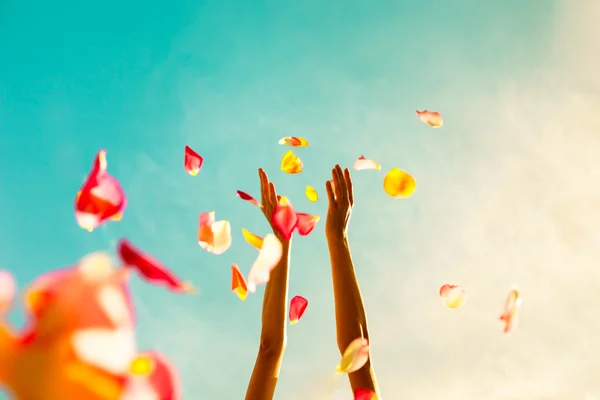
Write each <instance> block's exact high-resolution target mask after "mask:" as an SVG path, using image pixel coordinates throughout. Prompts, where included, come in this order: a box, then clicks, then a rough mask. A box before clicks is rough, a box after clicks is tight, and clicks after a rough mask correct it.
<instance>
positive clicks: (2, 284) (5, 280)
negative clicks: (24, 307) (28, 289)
mask: <svg viewBox="0 0 600 400" xmlns="http://www.w3.org/2000/svg"><path fill="white" fill-rule="evenodd" d="M16 294H17V285H16V284H15V280H14V278H13V276H12V275H11V273H10V272H8V271H4V270H0V317H1V316H2V315H3V314H5V313H6V312H8V311H9V310H10V308H11V307H12V304H13V300H14V298H15V295H16Z"/></svg>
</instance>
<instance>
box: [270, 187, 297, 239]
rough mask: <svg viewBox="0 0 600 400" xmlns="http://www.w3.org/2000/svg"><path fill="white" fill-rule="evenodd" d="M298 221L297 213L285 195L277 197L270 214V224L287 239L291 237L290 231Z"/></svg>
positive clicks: (292, 230)
mask: <svg viewBox="0 0 600 400" xmlns="http://www.w3.org/2000/svg"><path fill="white" fill-rule="evenodd" d="M297 223H298V214H296V210H295V209H294V207H293V206H292V204H291V203H290V202H289V201H288V199H287V197H285V196H283V197H281V198H280V199H279V202H278V203H277V206H275V210H273V215H272V216H271V224H272V225H273V227H274V228H275V229H277V231H279V233H281V235H282V236H283V238H284V239H285V240H286V241H287V240H290V238H291V237H292V232H294V229H295V228H296V224H297Z"/></svg>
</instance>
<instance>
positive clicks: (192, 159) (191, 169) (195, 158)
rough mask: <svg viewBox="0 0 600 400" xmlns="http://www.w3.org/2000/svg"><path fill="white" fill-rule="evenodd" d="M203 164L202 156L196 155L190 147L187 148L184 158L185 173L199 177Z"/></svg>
mask: <svg viewBox="0 0 600 400" xmlns="http://www.w3.org/2000/svg"><path fill="white" fill-rule="evenodd" d="M203 162H204V159H203V158H202V157H201V156H200V154H198V153H196V152H195V151H194V150H192V149H191V148H190V147H189V146H185V153H184V156H183V168H184V170H185V172H187V173H188V174H190V175H191V176H196V175H198V172H200V168H202V163H203Z"/></svg>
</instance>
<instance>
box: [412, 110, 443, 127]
mask: <svg viewBox="0 0 600 400" xmlns="http://www.w3.org/2000/svg"><path fill="white" fill-rule="evenodd" d="M417 117H419V119H421V121H423V122H425V123H426V124H427V125H429V126H431V127H432V128H440V127H441V126H442V125H443V124H444V120H443V118H442V116H441V115H440V113H439V112H432V111H427V110H423V111H419V110H417Z"/></svg>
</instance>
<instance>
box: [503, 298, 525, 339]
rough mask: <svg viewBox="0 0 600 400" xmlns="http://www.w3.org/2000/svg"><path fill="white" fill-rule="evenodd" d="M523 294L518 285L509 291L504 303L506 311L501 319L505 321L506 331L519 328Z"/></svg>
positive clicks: (506, 332)
mask: <svg viewBox="0 0 600 400" xmlns="http://www.w3.org/2000/svg"><path fill="white" fill-rule="evenodd" d="M522 302H523V300H522V299H521V294H520V293H519V290H517V288H516V287H513V288H512V289H511V290H510V292H509V293H508V297H507V298H506V302H505V304H504V312H503V313H502V315H500V321H502V322H504V330H503V331H504V333H505V334H509V333H512V332H514V331H515V330H516V329H517V323H518V320H519V310H520V308H521V303H522Z"/></svg>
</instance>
